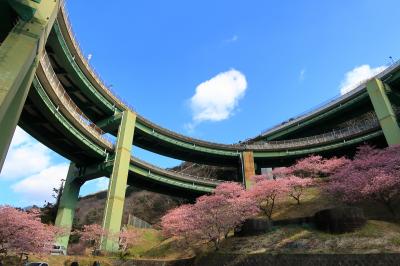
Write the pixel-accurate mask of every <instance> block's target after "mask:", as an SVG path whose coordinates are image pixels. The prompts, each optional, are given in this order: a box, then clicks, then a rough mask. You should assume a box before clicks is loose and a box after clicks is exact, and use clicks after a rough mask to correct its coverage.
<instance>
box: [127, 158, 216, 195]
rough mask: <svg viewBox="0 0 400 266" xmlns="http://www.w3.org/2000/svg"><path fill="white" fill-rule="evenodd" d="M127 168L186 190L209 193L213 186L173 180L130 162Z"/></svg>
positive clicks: (156, 180) (145, 176) (140, 174)
mask: <svg viewBox="0 0 400 266" xmlns="http://www.w3.org/2000/svg"><path fill="white" fill-rule="evenodd" d="M129 170H130V172H132V173H134V174H137V175H139V176H142V177H144V178H147V179H151V180H153V181H155V182H158V183H164V184H168V185H170V186H174V187H179V188H183V189H187V190H193V191H198V192H204V193H209V192H212V191H213V190H214V188H213V187H208V186H201V185H197V184H195V183H188V182H183V181H179V180H174V179H171V178H169V177H166V176H163V175H160V174H157V173H154V172H152V171H151V170H149V169H145V168H141V167H138V166H136V165H132V164H131V165H130V166H129Z"/></svg>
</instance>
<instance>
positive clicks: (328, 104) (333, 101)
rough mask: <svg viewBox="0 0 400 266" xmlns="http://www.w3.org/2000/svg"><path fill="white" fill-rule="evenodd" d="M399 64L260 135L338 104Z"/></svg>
mask: <svg viewBox="0 0 400 266" xmlns="http://www.w3.org/2000/svg"><path fill="white" fill-rule="evenodd" d="M399 66H400V60H397V61H395V62H393V63H392V64H391V65H390V66H388V67H387V68H385V69H384V70H382V71H381V72H379V73H378V74H376V75H374V76H373V77H371V78H368V79H365V80H363V81H360V82H359V83H358V84H357V85H354V89H352V90H350V91H349V92H347V93H345V94H342V95H340V94H339V95H336V96H335V97H333V98H331V99H329V100H327V101H325V102H323V103H320V104H318V105H317V106H315V107H313V108H310V109H308V110H306V111H304V112H302V113H301V114H299V115H297V116H296V117H294V118H290V119H289V121H287V122H284V123H281V124H278V125H275V126H272V127H270V128H268V129H266V130H264V131H262V132H261V134H260V135H259V136H265V135H266V134H269V133H272V132H273V131H277V130H279V129H281V128H283V127H286V126H290V125H292V124H295V123H298V122H299V121H300V120H302V119H304V118H306V117H308V116H311V115H313V114H316V113H318V112H320V111H322V110H324V109H327V108H329V107H332V106H334V105H335V104H338V103H340V102H342V101H344V100H346V99H348V98H350V97H351V96H353V95H354V94H357V93H358V92H360V91H362V90H363V89H365V87H366V83H367V82H368V80H370V79H372V78H382V77H384V76H386V75H387V74H388V73H389V72H390V71H392V70H393V69H395V68H397V67H399Z"/></svg>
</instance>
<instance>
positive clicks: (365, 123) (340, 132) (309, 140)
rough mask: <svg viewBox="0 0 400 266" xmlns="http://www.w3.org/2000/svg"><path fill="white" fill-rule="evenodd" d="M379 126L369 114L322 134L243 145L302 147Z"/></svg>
mask: <svg viewBox="0 0 400 266" xmlns="http://www.w3.org/2000/svg"><path fill="white" fill-rule="evenodd" d="M379 126H380V125H379V121H378V119H377V117H376V116H375V115H372V114H371V116H370V117H369V118H367V119H364V120H361V121H358V122H356V124H355V125H352V126H349V127H345V128H341V129H337V130H332V131H331V132H327V133H324V134H320V135H314V136H310V137H305V138H298V139H290V140H278V141H265V142H260V144H258V143H254V144H245V146H246V148H247V149H261V150H262V149H266V150H267V149H285V148H296V147H304V146H309V145H317V144H323V143H327V142H331V141H335V140H338V139H345V138H347V137H351V136H354V135H357V134H361V133H364V132H366V131H368V130H373V129H376V128H379Z"/></svg>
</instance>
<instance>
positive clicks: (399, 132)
mask: <svg viewBox="0 0 400 266" xmlns="http://www.w3.org/2000/svg"><path fill="white" fill-rule="evenodd" d="M367 91H368V94H369V97H370V99H371V102H372V105H373V106H374V110H375V113H376V116H377V117H378V120H379V123H380V125H381V128H382V131H383V134H384V135H385V138H386V141H387V143H388V145H389V146H391V145H395V144H400V128H399V125H398V123H397V119H396V115H395V113H394V112H393V108H392V105H391V104H390V101H389V98H388V97H387V95H386V92H385V85H384V84H383V83H382V81H381V80H379V79H376V78H373V79H371V80H370V81H368V83H367Z"/></svg>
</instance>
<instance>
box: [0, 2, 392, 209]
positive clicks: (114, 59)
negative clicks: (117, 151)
mask: <svg viewBox="0 0 400 266" xmlns="http://www.w3.org/2000/svg"><path fill="white" fill-rule="evenodd" d="M67 8H68V11H69V14H70V18H71V21H72V24H73V28H74V31H75V33H76V35H77V38H78V40H79V42H80V44H81V46H82V47H83V50H84V52H85V54H86V55H87V56H89V54H90V57H91V59H90V61H91V64H92V65H94V66H95V68H96V71H97V72H99V73H100V74H101V77H102V78H103V79H104V80H106V82H107V84H108V85H111V86H112V89H113V90H115V91H117V92H118V94H119V95H120V96H121V97H122V98H124V99H125V100H127V101H128V102H130V103H131V105H133V106H134V107H135V108H136V110H137V111H138V112H139V113H140V114H142V115H144V116H145V117H147V118H149V119H151V120H152V121H153V122H156V123H158V124H160V125H161V126H164V127H166V128H169V129H172V130H175V131H178V132H180V133H183V134H186V135H190V136H193V137H197V138H200V139H205V140H210V141H215V142H223V143H232V142H237V141H239V140H243V139H245V138H248V137H251V136H255V135H257V134H259V133H260V132H261V131H262V130H263V129H265V128H268V127H270V126H273V125H275V124H277V123H280V122H282V121H284V120H286V119H288V118H290V117H292V116H295V115H297V114H299V113H301V112H303V111H306V110H308V109H310V108H312V107H313V106H315V105H318V104H319V103H321V102H324V101H326V100H328V99H330V98H332V97H334V96H336V95H338V94H340V93H341V90H342V91H344V90H349V89H351V88H352V86H353V84H355V83H357V82H359V81H360V80H362V79H365V78H367V77H369V76H370V75H373V74H375V73H376V72H378V71H380V70H382V69H383V68H384V67H385V66H387V65H388V64H390V59H389V56H392V57H393V58H394V59H398V58H399V57H400V50H399V48H398V44H399V42H400V35H399V34H396V30H395V27H396V25H397V23H398V22H397V17H398V14H396V10H399V9H400V3H399V2H398V1H394V0H382V1H376V0H375V1H369V0H362V1H361V0H359V1H357V0H353V1H325V2H323V3H322V2H321V1H311V0H305V1H289V0H286V1H232V0H229V1H225V0H219V1H210V0H204V1H183V0H182V1H173V0H171V1H118V4H114V5H110V3H109V2H105V1H96V4H95V5H94V2H93V1H69V2H68V3H67ZM32 145H33V146H32ZM35 145H37V146H35ZM32 147H36V148H37V150H38V151H41V152H42V153H41V154H39V153H40V152H36V150H35V155H34V156H33V157H35V158H37V160H38V161H32V167H30V168H29V170H28V171H21V169H19V168H18V167H17V166H16V165H14V164H16V163H15V161H16V160H17V159H16V158H21V156H22V157H23V156H25V157H26V158H27V159H28V158H29V159H30V158H32V156H29V155H30V154H29V151H31V152H32ZM38 154H39V155H38ZM134 154H135V155H136V156H139V157H140V158H143V159H145V160H147V161H149V162H151V163H154V164H156V165H159V166H162V167H169V166H173V165H175V164H177V163H179V161H176V160H172V159H168V158H165V157H162V156H159V155H154V154H152V153H149V152H146V151H143V150H141V149H139V148H136V147H135V148H134ZM18 156H20V157H18ZM25 157H23V158H25ZM12 158H14V160H13V159H12ZM13 161H14V163H13ZM7 165H8V166H7ZM67 166H68V162H67V161H66V160H65V159H63V158H62V157H60V156H58V155H56V154H54V153H53V152H51V151H49V150H47V149H46V148H44V147H42V146H40V144H37V143H36V142H35V141H34V140H33V139H31V138H29V137H28V136H26V135H24V133H23V132H22V131H19V138H16V139H15V140H14V144H13V146H12V148H11V149H10V152H9V155H8V157H7V160H6V164H5V170H3V172H2V174H1V175H0V204H13V205H18V206H24V205H29V203H37V204H41V203H42V202H43V200H45V199H49V198H50V195H51V191H49V190H51V188H48V187H50V186H52V185H54V183H55V184H56V183H57V182H58V179H60V178H62V175H65V171H66V169H67ZM55 175H56V176H57V177H54V176H55ZM51 178H53V179H51ZM54 178H55V179H56V181H57V182H56V181H54ZM50 179H51V180H52V181H51V182H41V181H43V180H50ZM38 180H39V181H38ZM40 180H41V181H40ZM38 183H40V184H43V183H46V184H48V185H47V186H43V185H42V186H37V187H38V189H36V190H35V189H32V187H35V185H36V184H38ZM106 185H107V182H106V180H104V179H101V180H95V181H92V182H91V183H90V184H85V186H84V187H83V188H82V194H87V193H92V192H94V191H96V190H99V189H103V188H105V187H106Z"/></svg>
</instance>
